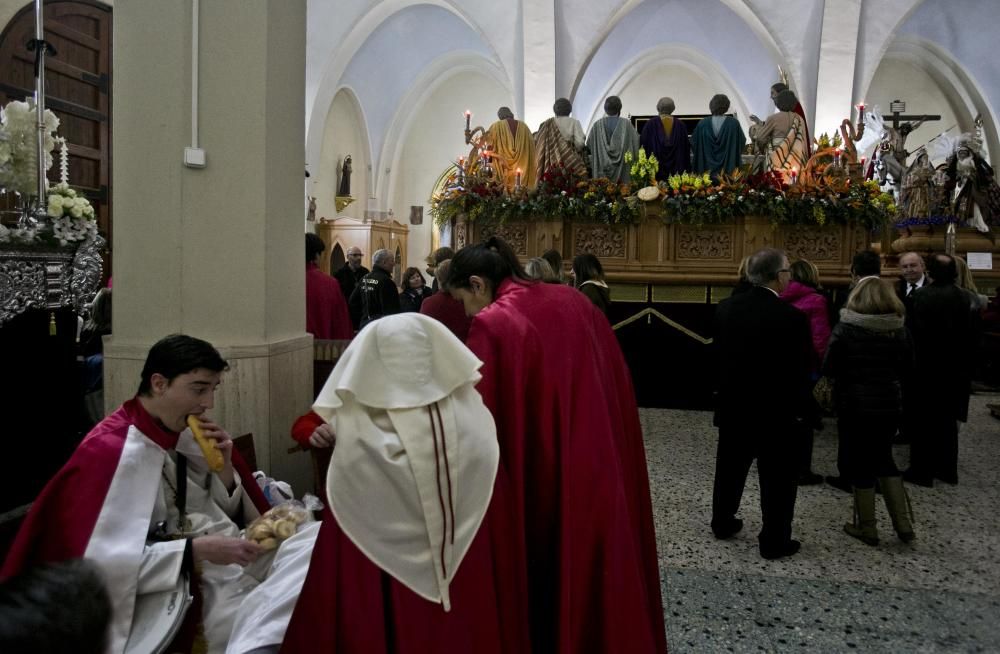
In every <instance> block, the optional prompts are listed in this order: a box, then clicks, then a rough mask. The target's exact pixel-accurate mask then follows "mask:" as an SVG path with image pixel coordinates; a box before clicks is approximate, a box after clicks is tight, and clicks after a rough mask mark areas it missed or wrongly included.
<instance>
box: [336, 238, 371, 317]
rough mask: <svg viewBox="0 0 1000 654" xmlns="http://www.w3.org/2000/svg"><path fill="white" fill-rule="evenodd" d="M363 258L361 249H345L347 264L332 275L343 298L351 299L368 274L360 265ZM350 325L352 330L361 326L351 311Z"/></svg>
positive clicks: (355, 247)
mask: <svg viewBox="0 0 1000 654" xmlns="http://www.w3.org/2000/svg"><path fill="white" fill-rule="evenodd" d="M363 256H364V253H362V252H361V248H359V247H357V246H351V247H349V248H347V262H346V263H345V264H344V265H343V267H342V268H341V269H340V270H338V271H337V273H336V274H335V275H334V277H335V278H336V280H337V282H338V283H339V284H340V290H341V291H342V292H343V294H344V297H345V298H348V299H349V298H350V297H351V294H352V293H354V287H355V286H357V285H358V282H359V281H361V278H362V277H364V276H365V275H367V274H368V273H369V272H370V271H369V270H368V269H367V268H365V267H364V266H362V265H361V259H362V257H363ZM351 323H352V324H353V325H354V329H355V330H357V329H358V328H359V327H360V326H361V316H360V314H359V315H355V312H354V311H351Z"/></svg>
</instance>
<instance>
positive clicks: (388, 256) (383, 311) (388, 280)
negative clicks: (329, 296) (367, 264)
mask: <svg viewBox="0 0 1000 654" xmlns="http://www.w3.org/2000/svg"><path fill="white" fill-rule="evenodd" d="M395 266H396V259H395V257H393V256H392V252H389V251H388V250H385V249H382V250H378V251H376V252H375V254H373V255H372V271H371V272H370V273H368V274H367V275H365V276H364V279H362V280H361V283H360V284H358V286H357V287H356V288H355V289H354V293H352V294H351V299H350V302H349V304H350V309H351V315H352V316H355V315H357V316H358V327H359V329H360V328H362V327H364V326H365V325H367V324H368V323H370V322H371V321H373V320H378V319H379V318H381V317H382V316H388V315H390V314H393V313H399V291H398V290H396V282H394V281H392V271H393V269H394V268H395Z"/></svg>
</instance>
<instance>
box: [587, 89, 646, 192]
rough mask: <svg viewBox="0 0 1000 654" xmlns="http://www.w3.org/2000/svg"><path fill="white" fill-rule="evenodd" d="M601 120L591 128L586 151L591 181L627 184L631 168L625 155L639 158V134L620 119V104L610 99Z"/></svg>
mask: <svg viewBox="0 0 1000 654" xmlns="http://www.w3.org/2000/svg"><path fill="white" fill-rule="evenodd" d="M604 113H605V116H604V118H601V119H600V120H598V121H597V122H596V123H594V126H593V127H591V128H590V134H589V135H588V136H587V147H588V148H589V149H590V172H591V174H592V175H593V176H594V177H607V178H608V179H609V180H611V181H612V182H629V181H630V180H631V173H630V169H631V167H632V166H631V164H629V163H628V162H626V161H625V154H626V153H631V154H632V157H636V156H638V154H639V132H637V131H635V128H634V127H632V123H630V122H629V121H628V119H627V118H622V117H621V113H622V101H621V99H620V98H619V97H618V96H616V95H612V96H609V97H608V99H607V100H605V101H604Z"/></svg>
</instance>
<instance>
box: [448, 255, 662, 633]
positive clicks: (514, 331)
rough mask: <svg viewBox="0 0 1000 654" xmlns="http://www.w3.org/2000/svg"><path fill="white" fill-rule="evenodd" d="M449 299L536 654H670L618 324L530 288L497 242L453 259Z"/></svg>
mask: <svg viewBox="0 0 1000 654" xmlns="http://www.w3.org/2000/svg"><path fill="white" fill-rule="evenodd" d="M447 290H448V292H450V293H451V294H452V296H453V297H454V298H455V299H457V300H459V301H461V302H462V303H463V305H464V306H465V310H466V313H467V314H468V315H470V316H473V320H472V325H471V327H470V329H469V336H468V339H467V341H466V344H467V345H468V347H469V348H470V349H471V350H472V351H473V352H474V353H475V354H476V356H477V357H479V359H481V360H482V361H483V366H482V368H481V369H480V373H481V374H482V376H483V377H482V380H481V381H480V382H479V384H478V386H477V388H478V390H479V392H480V393H481V394H482V396H483V401H484V402H485V403H486V406H487V407H488V408H489V409H490V411H491V412H492V414H493V418H494V420H495V421H496V426H497V439H498V440H499V442H500V460H501V463H502V464H503V466H504V467H505V468H506V471H507V474H508V476H509V477H510V479H511V487H512V495H513V496H514V499H515V501H514V507H515V515H514V523H515V525H516V529H515V533H512V534H511V540H512V542H514V543H515V544H516V546H517V547H519V548H522V553H523V557H522V558H523V561H524V562H525V571H526V577H527V580H528V588H529V595H528V615H530V619H531V638H532V650H533V651H537V652H556V651H558V652H582V651H596V652H665V651H666V636H665V634H664V629H663V612H662V607H661V601H660V577H659V568H658V565H657V558H656V542H655V535H654V532H653V515H652V509H651V503H650V496H649V480H648V477H647V472H646V455H645V451H644V449H643V444H642V430H641V428H640V425H639V414H638V410H637V408H636V404H635V394H634V392H633V390H632V381H631V378H630V376H629V371H628V368H627V367H626V366H625V360H624V358H623V357H622V353H621V350H620V348H619V346H618V341H617V340H616V338H615V335H614V332H612V330H611V327H610V325H609V324H608V321H607V319H606V318H605V317H604V315H603V314H602V313H601V312H600V311H599V310H597V309H596V308H595V307H594V305H593V304H592V303H591V302H590V301H589V300H588V299H587V298H586V296H584V295H583V294H582V293H580V292H578V291H577V290H575V289H573V288H570V287H568V286H562V285H558V284H544V283H540V282H536V281H533V280H529V279H528V278H527V276H526V275H525V273H524V271H523V269H522V268H521V264H520V263H519V262H518V260H517V257H516V256H515V254H514V252H513V251H512V250H511V248H510V247H509V246H508V245H507V244H506V243H504V242H503V241H502V240H500V239H498V238H492V239H490V240H488V241H487V242H486V243H484V244H482V245H478V246H473V247H467V248H465V249H463V250H461V251H459V252H458V253H457V254H456V255H455V257H454V259H452V262H451V270H450V272H449V275H448V282H447Z"/></svg>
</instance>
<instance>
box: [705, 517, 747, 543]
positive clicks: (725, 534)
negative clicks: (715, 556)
mask: <svg viewBox="0 0 1000 654" xmlns="http://www.w3.org/2000/svg"><path fill="white" fill-rule="evenodd" d="M740 529H743V521H742V520H740V519H739V518H730V519H729V520H727V521H726V522H723V523H722V524H716V523H715V522H714V521H713V523H712V533H713V534H715V537H716V538H718V539H719V540H725V539H727V538H731V537H732V536H735V535H736V534H737V533H738V532H739V531H740Z"/></svg>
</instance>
